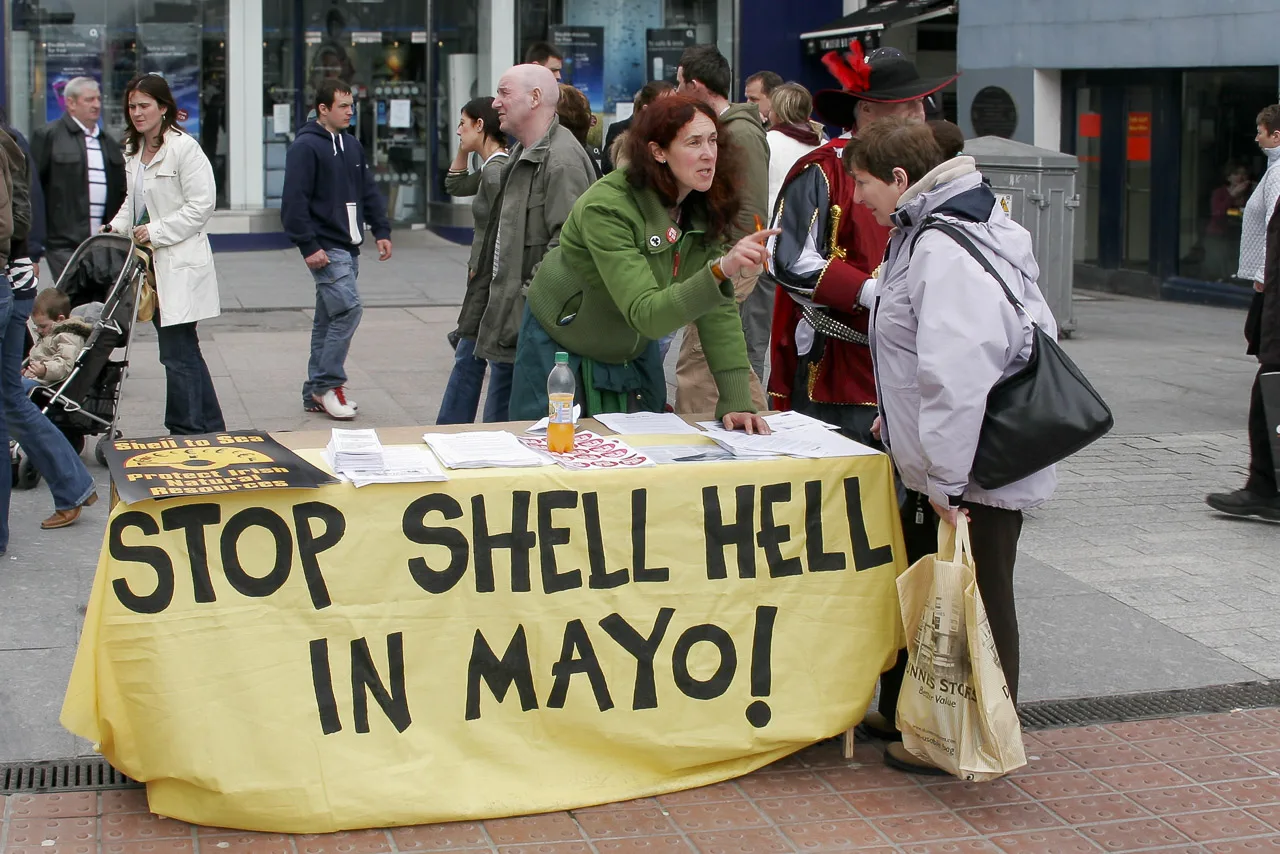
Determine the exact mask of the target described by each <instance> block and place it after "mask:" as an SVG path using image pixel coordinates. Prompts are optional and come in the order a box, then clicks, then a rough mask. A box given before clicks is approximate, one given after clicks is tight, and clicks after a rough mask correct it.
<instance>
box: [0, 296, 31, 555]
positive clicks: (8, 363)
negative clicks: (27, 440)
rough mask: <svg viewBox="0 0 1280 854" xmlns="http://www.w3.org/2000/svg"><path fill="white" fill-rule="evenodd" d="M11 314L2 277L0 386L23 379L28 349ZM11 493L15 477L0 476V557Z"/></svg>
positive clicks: (0, 428) (0, 436)
mask: <svg viewBox="0 0 1280 854" xmlns="http://www.w3.org/2000/svg"><path fill="white" fill-rule="evenodd" d="M12 313H13V288H12V287H11V286H10V284H9V279H8V277H7V276H0V382H2V381H3V380H4V379H5V378H7V377H8V376H9V374H10V373H12V374H13V375H14V376H16V377H17V378H18V379H22V360H23V358H24V355H23V353H22V351H23V349H25V347H26V343H27V331H26V330H25V329H20V330H18V333H17V334H16V335H15V334H14V333H12V332H10V331H9V315H10V314H12ZM10 338H13V339H15V340H16V341H17V342H18V344H17V347H16V349H17V351H18V358H17V359H16V360H10V358H9V350H10V347H9V346H8V345H9V344H11V343H12V342H11V341H10V340H9V339H10ZM0 447H3V448H4V449H5V450H6V451H8V450H9V423H8V421H7V420H6V419H5V417H4V407H3V406H0ZM12 489H13V477H12V476H11V475H10V474H9V472H7V471H6V472H4V473H3V474H0V554H4V552H5V550H6V549H8V548H9V495H10V492H11V491H12Z"/></svg>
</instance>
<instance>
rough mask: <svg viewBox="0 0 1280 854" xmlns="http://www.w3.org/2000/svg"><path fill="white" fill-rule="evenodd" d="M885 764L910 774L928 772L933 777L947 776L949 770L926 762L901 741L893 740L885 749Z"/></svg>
mask: <svg viewBox="0 0 1280 854" xmlns="http://www.w3.org/2000/svg"><path fill="white" fill-rule="evenodd" d="M884 764H885V765H888V766H889V767H890V768H896V769H898V770H899V771H906V772H907V773H908V774H927V775H929V776H931V777H945V776H947V772H946V771H943V770H942V769H941V768H939V767H938V766H937V765H934V764H932V763H931V762H926V761H925V760H923V759H921V758H920V757H918V756H916V755H915V754H914V753H912V752H911V751H910V750H907V748H906V746H905V745H903V744H902V743H901V742H893V743H892V744H890V745H889V746H888V747H887V748H885V751H884Z"/></svg>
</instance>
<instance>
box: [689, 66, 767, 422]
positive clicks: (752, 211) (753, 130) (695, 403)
mask: <svg viewBox="0 0 1280 854" xmlns="http://www.w3.org/2000/svg"><path fill="white" fill-rule="evenodd" d="M731 78H732V73H731V72H730V69H729V61H728V60H727V59H725V58H724V56H722V55H721V53H720V51H719V50H718V49H717V48H716V46H715V45H709V44H708V45H696V46H694V47H690V48H686V49H685V51H684V53H683V54H682V55H681V57H680V67H679V68H678V69H677V70H676V80H677V82H678V84H679V85H678V88H677V91H679V93H680V94H681V95H687V96H689V97H691V98H696V99H697V100H699V101H702V102H703V103H705V104H706V105H707V106H709V107H711V109H713V110H715V111H716V115H718V116H719V117H720V126H721V132H722V134H723V136H724V137H725V139H726V141H727V142H728V143H729V144H730V145H732V146H733V148H734V149H735V150H736V151H737V154H738V166H739V169H740V170H741V171H740V176H741V182H740V184H739V186H740V187H741V188H742V209H741V211H740V212H739V214H738V220H737V223H736V225H735V226H734V228H733V230H732V231H731V232H730V233H729V235H728V239H727V241H726V242H727V243H729V244H732V243H735V242H737V241H738V240H739V239H740V238H742V237H745V236H746V235H748V234H750V233H751V232H753V231H755V230H756V228H757V225H759V226H761V227H763V226H764V225H767V224H768V222H769V141H768V139H767V138H766V137H765V133H764V125H763V124H762V123H761V121H760V110H759V109H758V108H757V107H756V105H755V104H731V103H729V87H730V85H731V83H732V80H731ZM759 281H760V278H759V276H744V277H742V278H741V279H740V280H738V281H737V282H735V284H734V295H735V297H736V298H737V301H738V313H739V315H740V316H741V319H742V332H743V334H744V335H745V336H746V340H747V355H748V358H749V359H750V361H751V369H752V372H753V377H752V383H751V399H752V401H753V402H754V403H755V404H756V407H757V409H760V410H763V409H764V408H765V405H764V390H763V388H762V387H761V385H760V377H761V376H763V374H764V360H765V353H766V351H767V350H768V348H769V327H770V325H771V322H772V319H773V292H772V290H770V291H769V293H767V294H764V293H757V291H758V290H759V285H758V282H759ZM765 297H767V299H765ZM761 306H763V307H764V310H763V311H761V310H760V307H761ZM715 395H716V387H715V383H714V382H713V381H712V377H711V371H710V370H709V369H708V368H707V358H706V355H705V353H704V352H703V349H702V342H701V339H700V338H699V335H698V330H697V328H696V327H694V326H689V327H687V328H686V329H685V333H684V341H683V343H682V344H681V346H680V358H679V361H678V362H677V365H676V407H675V408H676V411H677V412H682V413H694V412H712V411H714V410H715V409H716V398H715Z"/></svg>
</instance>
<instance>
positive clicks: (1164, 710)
mask: <svg viewBox="0 0 1280 854" xmlns="http://www.w3.org/2000/svg"><path fill="white" fill-rule="evenodd" d="M1270 706H1280V679H1273V680H1270V681H1266V682H1241V683H1238V684H1236V685H1213V686H1210V687H1208V688H1188V689H1183V690H1178V691H1154V692H1151V693H1147V694H1121V695H1118V696H1110V697H1088V698H1085V699H1080V700H1042V701H1039V702H1035V703H1024V704H1023V705H1022V706H1021V707H1019V709H1018V716H1019V717H1020V718H1021V719H1022V726H1023V727H1024V728H1025V729H1055V728H1057V727H1070V726H1087V725H1089V724H1102V723H1114V722H1116V721H1132V720H1141V719H1144V718H1173V717H1181V716H1184V715H1200V714H1209V713H1212V712H1229V711H1231V710H1232V709H1261V708H1267V707H1270ZM141 786H142V784H141V783H139V782H137V781H135V780H133V779H131V778H129V777H126V776H125V775H124V774H121V773H120V772H119V771H117V770H116V769H114V768H112V767H111V766H110V765H109V764H107V761H106V760H105V759H102V758H86V759H69V760H63V761H55V762H9V763H0V795H11V794H16V793H39V792H74V791H86V790H94V789H133V788H139V787H141Z"/></svg>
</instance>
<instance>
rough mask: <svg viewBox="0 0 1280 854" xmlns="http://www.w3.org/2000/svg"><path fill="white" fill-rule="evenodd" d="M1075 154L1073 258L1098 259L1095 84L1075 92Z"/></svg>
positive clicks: (1099, 129)
mask: <svg viewBox="0 0 1280 854" xmlns="http://www.w3.org/2000/svg"><path fill="white" fill-rule="evenodd" d="M1075 126H1076V138H1075V154H1076V157H1077V158H1078V159H1079V161H1080V171H1079V172H1078V173H1077V175H1076V191H1077V192H1078V193H1079V194H1080V208H1079V210H1080V212H1081V213H1082V214H1083V218H1082V220H1081V221H1077V223H1076V234H1075V244H1076V245H1075V260H1076V261H1077V262H1083V263H1086V264H1096V263H1098V208H1099V206H1100V203H1101V198H1102V194H1101V187H1102V178H1101V174H1102V93H1101V90H1100V89H1099V88H1098V87H1096V86H1082V87H1080V88H1079V89H1078V90H1077V92H1076V116H1075Z"/></svg>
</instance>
